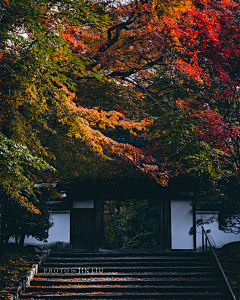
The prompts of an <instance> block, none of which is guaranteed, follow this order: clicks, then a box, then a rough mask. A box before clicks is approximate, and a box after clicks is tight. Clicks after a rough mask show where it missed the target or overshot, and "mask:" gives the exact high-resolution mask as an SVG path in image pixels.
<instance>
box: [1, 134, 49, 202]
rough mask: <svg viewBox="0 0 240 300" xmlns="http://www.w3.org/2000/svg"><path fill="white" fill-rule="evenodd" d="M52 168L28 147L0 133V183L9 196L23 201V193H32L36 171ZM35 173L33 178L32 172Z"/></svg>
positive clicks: (36, 177) (36, 175)
mask: <svg viewBox="0 0 240 300" xmlns="http://www.w3.org/2000/svg"><path fill="white" fill-rule="evenodd" d="M40 170H54V168H52V167H51V166H50V165H49V164H48V163H46V162H45V161H44V160H43V159H41V158H38V157H37V156H33V155H32V154H31V153H30V151H29V150H28V148H27V147H26V146H24V145H22V144H20V143H17V142H15V141H13V140H11V139H8V138H7V137H5V136H4V135H3V134H1V133H0V174H1V176H0V185H1V186H2V187H3V188H4V190H5V191H6V192H7V193H8V194H9V195H10V196H11V197H14V198H16V199H18V200H19V202H20V203H22V204H23V203H24V199H26V197H24V193H23V191H24V192H25V194H26V193H28V194H29V195H30V194H33V192H34V186H33V184H34V182H36V181H37V179H38V173H37V172H38V171H40ZM34 173H35V180H33V174H34Z"/></svg>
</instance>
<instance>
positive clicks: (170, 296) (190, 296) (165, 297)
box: [21, 292, 221, 300]
mask: <svg viewBox="0 0 240 300" xmlns="http://www.w3.org/2000/svg"><path fill="white" fill-rule="evenodd" d="M21 299H45V300H50V299H51V300H60V299H75V300H76V299H92V300H94V299H118V300H123V299H145V300H154V299H162V300H180V299H181V300H196V299H199V300H205V299H210V300H218V299H221V295H220V293H217V292H216V293H199V292H198V293H193V292H192V293H182V294H181V293H156V292H154V293H151V292H150V293H147V292H146V293H138V292H136V293H129V292H128V293H67V294H60V293H58V294H51V295H50V294H47V293H46V294H44V293H42V294H33V293H30V294H28V293H24V294H23V295H22V296H21Z"/></svg>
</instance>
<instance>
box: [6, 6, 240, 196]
mask: <svg viewBox="0 0 240 300" xmlns="http://www.w3.org/2000/svg"><path fill="white" fill-rule="evenodd" d="M0 18H1V30H0V70H1V72H0V97H1V102H2V105H1V108H0V117H1V125H0V126H1V127H0V130H1V148H3V149H5V145H6V143H7V141H10V144H11V145H12V146H11V148H8V151H9V154H6V152H4V151H3V152H1V165H4V162H5V160H6V157H7V161H6V162H8V166H10V167H8V171H6V170H7V169H4V168H5V167H4V168H3V169H2V170H3V171H2V174H4V176H3V178H4V179H3V181H2V182H1V184H2V186H3V187H4V188H5V189H6V190H7V192H8V193H9V194H11V195H12V196H13V197H15V198H18V199H21V197H22V199H25V200H26V196H25V194H24V193H23V190H24V189H25V190H26V188H24V186H25V185H26V184H28V183H31V184H32V185H34V183H36V182H47V181H50V182H61V183H67V182H70V181H71V180H75V179H76V178H77V179H78V180H83V179H86V178H99V177H106V176H108V177H111V176H114V175H115V174H116V173H119V172H123V171H126V170H127V171H128V172H136V171H139V172H142V173H144V174H146V175H148V176H150V177H152V178H154V179H156V180H157V181H158V182H159V183H160V184H162V185H166V184H167V182H168V180H169V178H170V177H171V176H173V175H176V174H177V173H178V172H187V171H191V170H193V171H195V172H198V173H208V174H209V175H210V176H212V177H213V178H221V177H223V176H229V175H233V174H234V175H235V176H237V177H238V178H239V164H240V162H239V146H240V144H239V143H240V141H239V137H240V136H239V130H240V126H239V120H238V119H239V114H238V107H239V51H240V49H239V47H240V46H239V45H240V43H239V4H238V2H237V1H234V0H221V1H219V0H214V1H208V0H193V1H190V0H189V1H175V0H162V1H161V0H157V1H155V0H151V1H150V0H149V1H147V0H141V1H129V2H126V3H125V2H123V3H121V2H120V3H117V2H115V1H103V2H102V1H88V0H86V1H82V0H76V1H66V0H59V1H47V0H41V1H40V0H39V1H38V0H34V1H28V0H21V1H19V0H18V1H16V0H2V1H1V7H0ZM141 139H142V140H144V141H146V143H145V144H147V146H146V147H145V148H144V147H143V145H141V147H138V146H136V145H140V144H141V143H140V144H139V143H138V141H140V140H141ZM122 141H123V142H122ZM15 148H16V149H18V150H14V149H15ZM22 149H23V150H22ZM14 151H15V152H17V151H18V153H19V155H18V156H17V155H15V154H14V153H15V152H14ZM21 151H23V152H21ZM13 152H14V153H13ZM6 155H7V156H6ZM17 157H18V160H16V158H17ZM15 166H17V167H15ZM50 166H52V167H50ZM51 168H52V169H53V168H55V169H56V172H50V171H46V169H51ZM34 169H38V171H37V172H36V171H34ZM16 174H18V175H16ZM16 176H18V177H19V178H20V181H19V182H18V184H17V183H16ZM29 191H30V193H31V191H32V190H31V189H29ZM25 200H24V201H25Z"/></svg>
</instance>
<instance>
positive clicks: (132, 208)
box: [105, 199, 161, 249]
mask: <svg viewBox="0 0 240 300" xmlns="http://www.w3.org/2000/svg"><path fill="white" fill-rule="evenodd" d="M160 218H161V203H160V200H158V199H141V200H138V199H126V200H124V201H120V200H112V201H106V205H105V243H106V248H107V249H120V248H122V247H123V246H124V245H125V244H126V243H127V242H128V241H129V240H131V239H132V238H134V237H135V236H136V235H138V234H145V233H149V232H154V242H153V243H154V245H153V244H152V246H154V248H155V247H160ZM147 236H148V235H147ZM152 238H153V236H152ZM149 245H150V244H149ZM150 248H151V247H150Z"/></svg>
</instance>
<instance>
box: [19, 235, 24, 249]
mask: <svg viewBox="0 0 240 300" xmlns="http://www.w3.org/2000/svg"><path fill="white" fill-rule="evenodd" d="M24 240H25V233H22V234H21V236H20V239H19V246H21V247H23V245H24Z"/></svg>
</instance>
